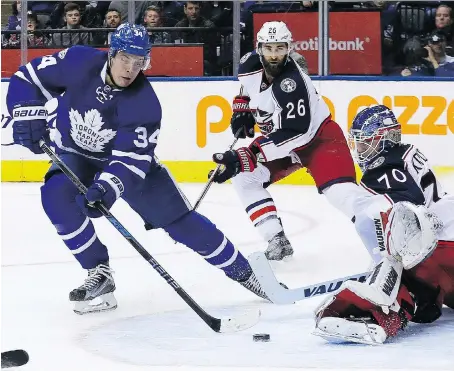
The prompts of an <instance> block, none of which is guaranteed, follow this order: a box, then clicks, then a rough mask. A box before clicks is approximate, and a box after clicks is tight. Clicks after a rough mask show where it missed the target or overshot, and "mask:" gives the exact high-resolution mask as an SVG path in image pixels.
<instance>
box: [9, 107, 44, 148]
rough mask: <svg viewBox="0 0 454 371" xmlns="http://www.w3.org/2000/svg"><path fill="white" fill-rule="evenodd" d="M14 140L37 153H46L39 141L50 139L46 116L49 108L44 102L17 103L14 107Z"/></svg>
mask: <svg viewBox="0 0 454 371" xmlns="http://www.w3.org/2000/svg"><path fill="white" fill-rule="evenodd" d="M12 113H13V119H14V122H13V141H14V143H15V144H20V145H21V146H24V147H27V148H28V149H29V150H30V151H32V152H33V153H35V154H39V153H44V151H43V150H42V149H41V147H40V146H39V141H40V140H41V139H44V140H45V141H49V130H48V127H47V122H46V117H47V110H46V109H45V108H44V105H43V102H40V101H30V102H20V103H17V104H16V105H15V106H14V108H13V112H12Z"/></svg>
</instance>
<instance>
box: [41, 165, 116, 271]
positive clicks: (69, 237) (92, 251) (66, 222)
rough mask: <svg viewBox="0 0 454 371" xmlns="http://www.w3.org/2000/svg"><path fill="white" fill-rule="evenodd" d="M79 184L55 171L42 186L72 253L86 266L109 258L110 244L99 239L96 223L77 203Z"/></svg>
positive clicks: (45, 202)
mask: <svg viewBox="0 0 454 371" xmlns="http://www.w3.org/2000/svg"><path fill="white" fill-rule="evenodd" d="M77 194H78V191H77V188H76V187H74V185H73V184H72V183H71V182H70V181H69V180H68V179H67V178H66V176H65V175H64V174H61V173H57V174H54V175H53V176H52V177H50V179H48V180H47V181H46V183H45V184H44V185H43V186H42V187H41V202H42V205H43V208H44V211H45V212H46V214H47V216H48V217H49V219H50V221H51V222H52V224H53V225H54V227H55V229H56V230H57V233H58V234H59V236H60V237H61V238H62V240H63V242H64V243H65V245H66V246H68V248H69V250H70V251H71V253H72V254H73V255H74V257H75V258H76V259H77V261H78V262H79V263H80V265H81V266H82V268H84V269H91V268H94V267H96V266H97V265H98V264H99V263H100V262H102V261H108V260H109V255H108V253H107V248H106V247H105V246H104V245H103V244H102V243H101V241H99V239H98V237H97V235H96V232H95V229H94V226H93V223H92V222H91V220H90V219H89V218H88V217H86V216H85V215H84V214H83V213H82V211H81V210H80V208H79V207H78V206H77V204H76V200H75V197H76V195H77Z"/></svg>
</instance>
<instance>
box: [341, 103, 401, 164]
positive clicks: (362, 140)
mask: <svg viewBox="0 0 454 371" xmlns="http://www.w3.org/2000/svg"><path fill="white" fill-rule="evenodd" d="M400 138H401V129H400V124H399V122H398V121H397V119H396V117H395V116H394V113H393V112H392V111H391V110H390V109H389V108H388V107H386V106H383V105H378V106H372V107H368V108H365V109H364V110H362V111H361V112H359V113H358V114H357V115H356V117H355V118H354V120H353V124H352V127H351V128H350V130H349V135H348V143H349V147H350V149H351V151H352V153H353V156H354V157H355V160H356V162H357V163H358V165H359V166H360V168H361V170H362V171H364V170H365V169H366V168H367V166H368V165H369V164H370V163H371V161H372V160H374V159H375V158H376V157H377V156H378V155H379V154H380V153H382V152H383V151H384V150H385V149H387V148H391V147H393V146H394V145H396V144H398V143H400Z"/></svg>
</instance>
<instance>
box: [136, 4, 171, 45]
mask: <svg viewBox="0 0 454 371" xmlns="http://www.w3.org/2000/svg"><path fill="white" fill-rule="evenodd" d="M143 23H144V26H145V27H146V28H147V29H148V28H150V27H162V17H161V8H159V7H158V6H156V5H152V6H149V7H148V8H147V9H146V10H145V15H144V17H143ZM148 36H149V37H150V42H151V43H152V44H170V43H171V42H172V41H171V37H170V34H169V33H168V32H154V31H150V30H148Z"/></svg>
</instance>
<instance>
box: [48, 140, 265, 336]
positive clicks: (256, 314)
mask: <svg viewBox="0 0 454 371" xmlns="http://www.w3.org/2000/svg"><path fill="white" fill-rule="evenodd" d="M39 145H40V147H41V149H42V150H43V151H44V152H45V153H46V154H47V155H48V156H49V157H50V159H51V160H52V162H53V163H54V164H55V165H57V166H58V167H59V169H60V170H61V171H62V172H63V173H64V174H65V175H66V176H67V177H68V179H69V180H70V181H71V182H72V183H73V184H74V185H75V186H76V187H77V188H78V190H79V192H81V193H82V194H86V193H87V187H85V185H84V184H83V183H82V182H81V181H80V179H79V178H78V177H77V175H76V174H74V173H73V172H72V170H71V169H70V168H69V167H68V166H67V165H66V164H65V163H64V162H63V161H62V160H61V159H60V157H58V155H57V154H56V153H55V152H54V151H52V149H51V148H50V147H49V146H48V145H47V144H46V142H45V141H44V140H41V141H40V142H39ZM95 206H96V208H97V209H98V210H99V211H101V212H102V214H103V215H104V216H105V217H106V219H107V220H108V221H109V222H110V223H111V224H112V225H113V226H114V227H115V229H116V230H117V231H118V232H120V233H121V235H122V236H123V237H124V238H125V239H126V240H127V241H128V242H129V243H130V244H131V245H132V247H134V249H135V250H136V251H137V252H138V253H139V254H140V255H141V256H142V257H143V258H144V259H145V260H146V261H147V262H148V263H150V265H151V266H152V267H153V268H154V270H155V271H156V272H158V273H159V275H160V276H161V277H162V278H163V279H165V280H166V282H167V283H168V284H169V285H170V286H172V288H173V289H174V290H175V291H176V292H177V294H178V295H179V296H180V298H182V299H183V300H184V301H185V303H186V304H188V305H189V307H191V309H192V310H193V311H194V312H196V313H197V315H198V316H199V317H200V318H201V319H202V320H203V321H204V322H205V323H206V324H207V325H208V326H209V327H210V328H211V329H212V330H213V331H216V332H221V333H226V332H237V331H241V330H245V329H247V328H250V327H252V326H254V325H255V324H256V323H257V322H258V321H259V318H260V311H259V310H257V311H249V312H246V313H243V314H242V315H240V316H238V317H231V318H216V317H213V316H211V315H210V314H208V313H207V312H206V311H205V310H204V309H203V308H202V307H200V306H199V305H198V304H197V303H196V302H195V301H194V299H193V298H192V297H191V296H190V295H189V294H188V293H187V292H186V291H184V290H183V288H182V287H181V286H180V285H179V284H178V283H177V282H176V281H175V280H174V279H173V278H172V277H171V276H170V274H169V273H167V271H166V270H165V269H164V268H163V267H162V266H161V265H160V264H159V263H158V262H157V261H156V259H155V258H153V256H151V254H150V253H149V252H148V251H147V250H145V248H144V247H143V246H142V245H141V244H140V243H139V241H137V240H136V239H135V238H134V237H133V236H132V235H131V233H129V231H128V230H127V229H126V228H125V227H124V226H123V225H122V224H121V223H120V222H119V221H118V219H117V218H115V217H114V216H113V215H112V213H111V212H110V211H109V210H108V209H107V208H106V207H105V206H104V205H103V204H102V203H99V202H98V203H95Z"/></svg>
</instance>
